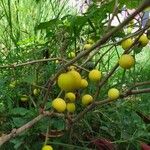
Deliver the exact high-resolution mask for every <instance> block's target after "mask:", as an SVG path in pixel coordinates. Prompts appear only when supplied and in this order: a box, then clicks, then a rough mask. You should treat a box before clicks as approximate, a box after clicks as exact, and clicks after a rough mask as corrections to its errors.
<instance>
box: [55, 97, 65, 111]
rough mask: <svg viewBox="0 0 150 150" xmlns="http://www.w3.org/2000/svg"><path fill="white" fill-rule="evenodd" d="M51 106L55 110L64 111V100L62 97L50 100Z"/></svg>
mask: <svg viewBox="0 0 150 150" xmlns="http://www.w3.org/2000/svg"><path fill="white" fill-rule="evenodd" d="M52 107H53V108H54V109H55V110H56V111H57V112H60V113H61V112H64V111H65V109H66V102H65V101H64V100H63V99H62V98H56V99H54V100H53V101H52Z"/></svg>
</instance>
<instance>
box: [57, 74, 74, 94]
mask: <svg viewBox="0 0 150 150" xmlns="http://www.w3.org/2000/svg"><path fill="white" fill-rule="evenodd" d="M57 82H58V86H59V87H60V88H61V89H62V90H64V91H72V90H74V82H75V81H74V78H73V77H72V75H71V74H68V73H62V74H61V75H59V77H58V81H57Z"/></svg>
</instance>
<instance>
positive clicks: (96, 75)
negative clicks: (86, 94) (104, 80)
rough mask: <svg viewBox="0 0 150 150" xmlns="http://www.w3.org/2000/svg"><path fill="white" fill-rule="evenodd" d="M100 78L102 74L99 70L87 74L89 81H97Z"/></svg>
mask: <svg viewBox="0 0 150 150" xmlns="http://www.w3.org/2000/svg"><path fill="white" fill-rule="evenodd" d="M101 77H102V73H101V71H99V70H96V69H93V70H91V71H90V72H89V79H90V80H91V81H99V80H100V79H101Z"/></svg>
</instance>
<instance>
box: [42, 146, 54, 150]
mask: <svg viewBox="0 0 150 150" xmlns="http://www.w3.org/2000/svg"><path fill="white" fill-rule="evenodd" d="M42 150H53V148H52V146H50V145H44V146H43V147H42Z"/></svg>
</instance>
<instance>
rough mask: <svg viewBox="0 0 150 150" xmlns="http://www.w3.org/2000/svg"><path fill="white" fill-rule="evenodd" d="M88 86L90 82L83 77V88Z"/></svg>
mask: <svg viewBox="0 0 150 150" xmlns="http://www.w3.org/2000/svg"><path fill="white" fill-rule="evenodd" d="M87 86H88V82H87V80H85V79H81V88H86V87H87Z"/></svg>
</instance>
